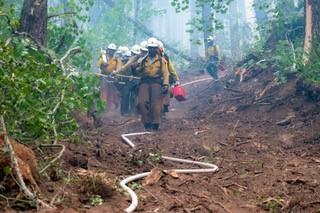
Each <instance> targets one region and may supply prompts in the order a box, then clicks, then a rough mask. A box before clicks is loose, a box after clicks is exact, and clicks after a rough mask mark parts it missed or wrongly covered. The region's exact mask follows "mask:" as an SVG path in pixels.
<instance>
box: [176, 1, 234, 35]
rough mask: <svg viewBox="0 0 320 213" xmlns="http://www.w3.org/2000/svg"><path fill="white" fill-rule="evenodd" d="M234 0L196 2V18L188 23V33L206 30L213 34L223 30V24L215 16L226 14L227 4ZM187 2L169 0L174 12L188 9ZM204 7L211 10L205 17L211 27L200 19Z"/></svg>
mask: <svg viewBox="0 0 320 213" xmlns="http://www.w3.org/2000/svg"><path fill="white" fill-rule="evenodd" d="M232 1H234V0H196V2H195V3H196V8H197V9H196V14H197V16H196V17H195V18H193V19H192V20H191V21H190V22H189V23H188V25H189V27H190V29H189V30H188V32H189V33H193V32H194V31H199V32H200V31H203V30H204V28H207V29H206V30H208V31H209V32H214V31H217V30H221V29H223V27H224V26H223V24H222V23H221V22H220V21H219V20H218V19H217V18H216V15H217V14H226V13H227V11H228V7H229V4H230V3H231V2H232ZM189 4H190V2H189V0H171V5H172V6H173V7H174V8H175V10H176V12H177V13H179V12H181V11H184V10H187V9H189ZM204 5H208V6H210V8H211V12H210V16H209V17H206V18H208V19H209V21H210V22H211V23H213V26H211V25H210V26H206V24H205V23H204V20H203V17H202V8H203V7H204Z"/></svg>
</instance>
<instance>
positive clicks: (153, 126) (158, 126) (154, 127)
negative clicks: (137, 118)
mask: <svg viewBox="0 0 320 213" xmlns="http://www.w3.org/2000/svg"><path fill="white" fill-rule="evenodd" d="M159 128H160V124H152V130H153V131H158V130H159Z"/></svg>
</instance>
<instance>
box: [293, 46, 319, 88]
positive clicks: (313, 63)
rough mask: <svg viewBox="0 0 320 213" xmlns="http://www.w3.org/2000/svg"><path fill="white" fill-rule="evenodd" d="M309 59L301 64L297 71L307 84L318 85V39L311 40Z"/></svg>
mask: <svg viewBox="0 0 320 213" xmlns="http://www.w3.org/2000/svg"><path fill="white" fill-rule="evenodd" d="M312 46H313V48H312V50H311V53H310V54H309V61H308V62H307V63H306V65H303V64H302V65H301V66H300V68H299V70H298V73H299V75H300V76H302V78H303V79H304V80H305V81H306V83H307V84H309V85H318V86H319V85H320V40H316V41H314V42H313V45H312Z"/></svg>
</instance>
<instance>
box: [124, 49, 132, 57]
mask: <svg viewBox="0 0 320 213" xmlns="http://www.w3.org/2000/svg"><path fill="white" fill-rule="evenodd" d="M123 56H125V57H131V51H130V50H128V51H126V52H124V53H123Z"/></svg>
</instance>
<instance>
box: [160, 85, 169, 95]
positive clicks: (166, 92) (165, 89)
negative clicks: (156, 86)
mask: <svg viewBox="0 0 320 213" xmlns="http://www.w3.org/2000/svg"><path fill="white" fill-rule="evenodd" d="M161 91H162V94H164V95H166V94H168V92H169V86H168V85H166V84H164V85H162V87H161Z"/></svg>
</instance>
